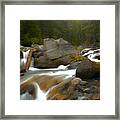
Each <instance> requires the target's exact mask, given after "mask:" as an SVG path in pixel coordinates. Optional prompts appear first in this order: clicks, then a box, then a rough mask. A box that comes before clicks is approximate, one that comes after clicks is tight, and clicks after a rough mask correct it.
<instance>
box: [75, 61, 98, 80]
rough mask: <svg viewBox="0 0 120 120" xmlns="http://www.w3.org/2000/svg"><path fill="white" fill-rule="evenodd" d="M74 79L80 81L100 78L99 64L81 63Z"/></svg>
mask: <svg viewBox="0 0 120 120" xmlns="http://www.w3.org/2000/svg"><path fill="white" fill-rule="evenodd" d="M76 77H79V78H81V79H93V78H99V77H100V63H96V62H92V61H90V60H84V61H81V62H80V64H79V65H78V67H77V69H76Z"/></svg>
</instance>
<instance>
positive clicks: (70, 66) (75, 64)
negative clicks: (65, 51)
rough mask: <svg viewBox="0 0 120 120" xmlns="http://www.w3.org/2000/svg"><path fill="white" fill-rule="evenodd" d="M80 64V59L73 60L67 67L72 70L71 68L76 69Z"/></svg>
mask: <svg viewBox="0 0 120 120" xmlns="http://www.w3.org/2000/svg"><path fill="white" fill-rule="evenodd" d="M79 64H80V61H77V62H71V63H70V64H69V65H68V66H67V69H68V70H70V69H76V68H77V67H78V65H79Z"/></svg>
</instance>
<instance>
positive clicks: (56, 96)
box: [47, 78, 81, 100]
mask: <svg viewBox="0 0 120 120" xmlns="http://www.w3.org/2000/svg"><path fill="white" fill-rule="evenodd" d="M80 81H81V80H80V79H79V78H75V79H73V80H65V81H63V82H61V83H59V84H58V85H56V86H55V87H53V88H52V89H51V90H50V91H49V93H48V95H47V99H48V100H73V99H77V97H78V92H77V91H76V87H77V86H78V85H79V84H80Z"/></svg>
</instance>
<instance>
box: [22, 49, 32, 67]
mask: <svg viewBox="0 0 120 120" xmlns="http://www.w3.org/2000/svg"><path fill="white" fill-rule="evenodd" d="M31 52H32V51H31V50H30V49H29V50H27V51H26V52H24V51H22V54H23V58H21V59H20V66H21V69H25V66H26V64H27V62H28V57H29V54H30V53H31ZM30 57H31V56H30ZM31 59H32V60H31V61H30V62H31V63H30V66H29V67H34V58H33V57H32V58H31Z"/></svg>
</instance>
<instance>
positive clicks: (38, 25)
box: [20, 20, 100, 47]
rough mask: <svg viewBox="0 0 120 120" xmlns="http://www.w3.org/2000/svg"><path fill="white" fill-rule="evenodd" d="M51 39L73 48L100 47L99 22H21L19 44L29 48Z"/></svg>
mask: <svg viewBox="0 0 120 120" xmlns="http://www.w3.org/2000/svg"><path fill="white" fill-rule="evenodd" d="M45 38H53V39H59V38H63V39H64V40H66V41H68V42H70V43H71V44H72V45H74V46H80V45H82V46H96V47H100V21H99V20H21V21H20V44H21V45H22V46H26V47H29V46H31V45H32V44H39V45H40V44H43V39H45Z"/></svg>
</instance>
